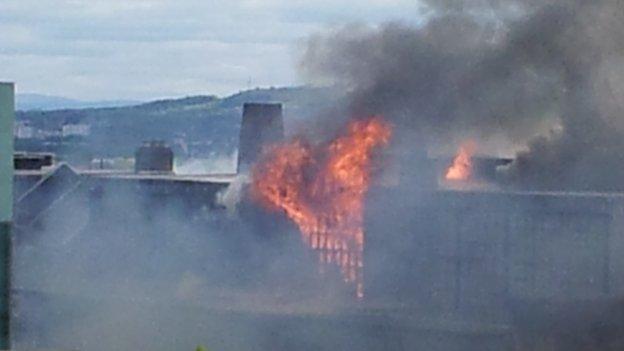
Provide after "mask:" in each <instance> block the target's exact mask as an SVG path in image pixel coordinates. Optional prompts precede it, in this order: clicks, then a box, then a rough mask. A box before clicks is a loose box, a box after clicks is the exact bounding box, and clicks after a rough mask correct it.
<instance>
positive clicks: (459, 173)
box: [445, 142, 476, 181]
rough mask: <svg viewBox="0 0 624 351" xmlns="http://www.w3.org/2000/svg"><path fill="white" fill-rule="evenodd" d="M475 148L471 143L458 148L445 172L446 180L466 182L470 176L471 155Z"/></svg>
mask: <svg viewBox="0 0 624 351" xmlns="http://www.w3.org/2000/svg"><path fill="white" fill-rule="evenodd" d="M475 149H476V146H475V144H474V143H473V142H468V143H465V144H463V145H462V146H460V147H459V150H458V151H457V155H456V156H455V159H453V164H452V165H451V166H450V167H449V168H448V170H447V171H446V175H445V178H446V179H447V180H462V181H465V180H468V179H470V176H471V175H472V155H473V154H474V151H475Z"/></svg>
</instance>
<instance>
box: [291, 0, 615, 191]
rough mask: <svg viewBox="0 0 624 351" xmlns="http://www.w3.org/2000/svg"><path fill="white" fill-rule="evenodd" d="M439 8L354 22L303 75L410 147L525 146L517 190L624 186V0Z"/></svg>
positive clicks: (512, 173) (508, 177)
mask: <svg viewBox="0 0 624 351" xmlns="http://www.w3.org/2000/svg"><path fill="white" fill-rule="evenodd" d="M427 5H428V7H427V8H426V10H425V11H424V12H423V14H420V16H423V18H425V20H424V22H423V23H422V24H417V25H414V24H411V25H408V24H405V23H399V22H391V23H386V24H383V25H381V26H379V27H374V28H373V27H366V26H356V25H352V26H348V27H344V28H342V29H339V30H337V31H334V32H331V33H326V34H323V35H317V36H314V37H312V38H310V39H309V41H308V43H307V47H306V50H305V53H304V55H303V58H302V61H301V68H302V72H303V73H304V74H305V75H306V76H307V77H313V78H314V79H316V80H320V81H323V82H331V83H334V84H337V85H338V86H340V87H341V88H342V89H345V90H346V91H348V109H349V110H350V112H351V114H355V115H361V114H375V113H380V114H384V115H385V116H386V117H388V118H390V119H391V120H392V121H393V123H395V124H396V125H397V126H398V128H396V129H397V130H399V131H400V136H399V137H400V138H402V139H403V141H402V142H401V143H400V144H401V145H406V143H407V145H409V146H410V147H414V148H427V149H435V148H440V147H443V145H445V144H446V145H448V144H449V141H450V142H451V143H457V142H460V141H461V140H463V139H466V138H472V139H476V140H478V141H480V140H487V139H490V138H492V137H493V136H500V137H502V138H504V139H505V140H508V141H509V144H513V145H521V146H523V148H520V151H518V148H516V149H515V150H514V152H515V153H516V160H515V162H514V163H513V164H512V165H511V167H509V168H508V169H505V170H502V172H501V175H502V176H503V179H504V181H505V182H507V183H508V184H510V185H513V186H521V187H527V188H535V189H557V190H605V191H606V190H621V189H624V185H621V184H624V183H623V182H622V181H621V179H623V176H624V162H622V161H624V156H621V155H623V154H624V153H623V152H622V151H624V141H622V140H624V138H623V137H624V123H623V118H622V110H623V108H624V100H623V98H622V93H624V89H623V88H624V80H623V79H622V78H623V77H624V75H623V73H624V70H623V69H622V67H624V65H622V64H623V63H624V60H623V54H624V51H623V49H624V39H622V38H624V35H623V34H624V24H623V23H624V22H622V21H621V19H622V18H624V5H621V4H620V2H618V1H613V0H605V1H591V2H588V1H539V2H538V1H522V2H521V1H513V0H500V1H452V0H449V1H435V2H434V1H431V2H428V3H427ZM415 15H417V14H415ZM486 152H496V150H487V151H486Z"/></svg>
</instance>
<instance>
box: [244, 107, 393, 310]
mask: <svg viewBox="0 0 624 351" xmlns="http://www.w3.org/2000/svg"><path fill="white" fill-rule="evenodd" d="M391 133H392V131H391V127H390V125H389V124H388V123H386V122H385V121H384V120H383V119H382V118H381V117H377V116H376V117H370V118H368V119H365V120H357V121H353V122H351V123H349V125H348V127H347V131H346V133H345V134H344V135H343V136H340V137H338V138H337V139H335V140H334V141H332V142H331V143H330V144H329V145H326V146H315V147H313V146H312V145H310V144H308V143H306V142H305V141H304V140H303V139H294V140H291V141H289V142H285V143H282V144H278V145H274V146H272V147H270V148H269V149H268V150H267V152H265V154H264V157H263V159H262V160H261V162H260V163H258V164H257V165H256V166H255V167H254V168H253V170H252V188H251V191H252V195H253V196H254V198H256V199H257V200H259V201H260V202H261V203H262V204H264V205H265V206H267V207H268V208H271V209H275V210H280V209H281V210H283V211H284V212H285V213H286V215H287V216H288V217H289V218H290V219H291V220H292V221H294V222H295V223H296V224H297V226H298V227H299V229H300V231H301V234H302V238H303V240H304V241H305V242H306V243H307V244H308V245H309V246H310V247H311V248H312V249H314V250H317V251H318V252H319V260H320V263H321V264H322V265H323V264H334V265H337V266H338V267H340V270H341V271H342V274H343V277H344V280H345V281H346V282H349V283H354V284H355V290H356V295H357V297H358V298H362V297H363V296H364V288H363V276H362V268H363V266H364V262H363V257H362V256H363V252H364V229H363V227H364V223H363V222H364V218H363V216H364V196H365V194H366V192H367V190H368V188H369V185H370V170H371V156H372V152H373V150H374V149H375V148H377V147H380V146H383V145H386V144H387V143H388V142H389V140H390V136H391ZM321 267H323V266H321Z"/></svg>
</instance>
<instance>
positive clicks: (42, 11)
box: [0, 0, 420, 99]
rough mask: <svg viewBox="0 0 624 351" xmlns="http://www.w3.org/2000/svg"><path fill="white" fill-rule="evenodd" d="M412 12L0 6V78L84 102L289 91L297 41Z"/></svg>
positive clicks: (249, 2)
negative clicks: (255, 89) (286, 87)
mask: <svg viewBox="0 0 624 351" xmlns="http://www.w3.org/2000/svg"><path fill="white" fill-rule="evenodd" d="M419 8H420V7H419V6H417V5H414V3H413V2H412V1H409V2H408V1H402V0H394V1H380V0H368V1H364V2H363V1H354V0H338V1H325V0H321V1H316V2H313V3H310V2H307V1H299V0H295V1H286V0H266V1H265V0H263V1H258V0H238V1H228V2H224V1H200V0H181V1H176V0H134V1H122V0H89V1H87V0H57V1H53V0H4V1H2V2H0V32H2V33H3V35H2V37H0V64H1V65H2V67H3V69H2V70H1V71H0V80H10V81H15V82H16V83H17V86H18V90H19V91H21V92H38V93H47V94H55V95H63V96H68V97H73V98H82V99H119V98H124V99H128V98H129V99H149V98H155V97H162V96H171V95H187V94H198V93H206V94H215V93H216V94H221V95H224V94H229V93H232V92H236V91H238V90H240V89H244V88H246V87H247V86H248V84H249V82H250V81H251V85H252V86H270V85H272V86H280V85H291V84H296V83H297V82H298V79H297V75H296V73H295V70H294V64H293V62H294V61H295V60H294V57H295V55H296V49H297V43H298V42H299V41H300V40H301V38H304V37H306V36H308V35H309V34H310V33H314V32H317V31H319V30H321V29H322V28H325V27H326V26H328V25H335V24H341V23H344V22H353V21H359V22H373V23H375V22H382V21H385V20H388V19H392V18H398V17H401V16H403V17H404V18H403V19H404V20H406V21H411V20H414V19H417V18H419Z"/></svg>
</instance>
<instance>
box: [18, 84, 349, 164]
mask: <svg viewBox="0 0 624 351" xmlns="http://www.w3.org/2000/svg"><path fill="white" fill-rule="evenodd" d="M338 99H339V94H336V92H335V91H333V90H332V89H328V88H312V87H290V88H268V89H253V90H247V91H242V92H240V93H237V94H234V95H232V96H229V97H225V98H219V97H216V96H191V97H185V98H179V99H167V100H158V101H152V102H147V103H142V104H138V105H132V106H122V107H104V108H81V109H60V110H29V111H18V112H17V115H16V116H17V119H18V121H19V120H28V121H29V122H30V124H31V125H32V126H34V127H35V128H37V129H40V130H55V129H56V130H58V129H59V128H60V127H61V126H62V125H63V124H64V123H67V122H71V123H85V124H89V125H90V126H91V135H90V136H89V137H87V138H86V140H80V143H79V144H67V143H66V142H64V141H60V142H57V143H56V144H54V145H57V147H56V148H51V147H49V146H46V145H51V144H50V143H47V144H46V143H40V142H39V143H34V144H33V143H30V144H29V143H27V142H19V143H17V144H16V146H17V147H18V149H26V150H31V151H52V152H57V153H61V154H72V153H76V152H80V153H81V154H82V157H84V158H87V159H88V158H90V157H98V156H120V155H124V156H127V155H132V154H133V152H134V150H135V149H136V147H137V146H138V145H140V143H141V142H142V141H145V140H152V139H160V140H164V141H166V142H168V143H169V144H170V145H174V146H175V145H177V147H180V148H181V150H182V149H183V150H191V151H184V152H185V153H186V154H187V155H188V156H189V157H194V156H197V155H195V153H202V154H205V153H216V154H231V153H233V152H235V150H236V149H237V147H238V132H239V128H240V121H241V115H242V106H243V103H245V102H280V103H283V104H284V119H285V123H286V125H287V127H288V125H289V124H290V123H296V122H297V121H299V120H305V119H308V118H311V117H312V116H314V115H315V114H318V113H319V112H321V111H322V110H323V109H325V108H328V107H330V106H332V105H333V104H334V103H335V102H336V101H337V100H338ZM42 148H43V149H42ZM45 148H48V149H45ZM192 150H195V151H192ZM198 150H199V151H198ZM200 156H201V155H200Z"/></svg>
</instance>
